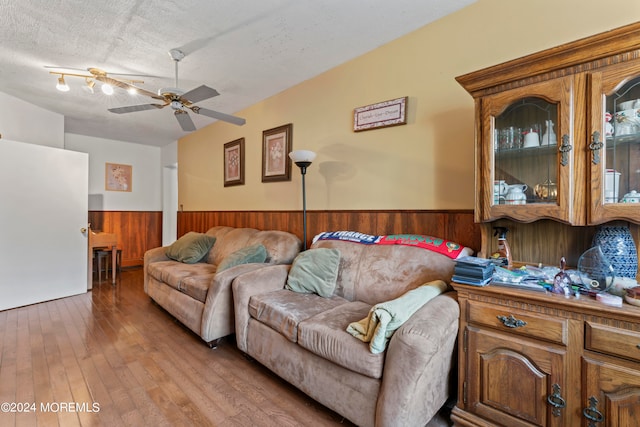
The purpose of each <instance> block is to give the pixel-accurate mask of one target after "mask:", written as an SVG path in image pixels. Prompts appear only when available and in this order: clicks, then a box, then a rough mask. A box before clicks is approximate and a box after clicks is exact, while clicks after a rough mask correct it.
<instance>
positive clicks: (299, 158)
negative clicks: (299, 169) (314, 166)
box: [289, 150, 316, 163]
mask: <svg viewBox="0 0 640 427" xmlns="http://www.w3.org/2000/svg"><path fill="white" fill-rule="evenodd" d="M289 158H290V159H291V160H293V162H294V163H299V162H304V163H311V162H313V160H314V159H315V158H316V153H314V152H313V151H309V150H296V151H292V152H290V153H289Z"/></svg>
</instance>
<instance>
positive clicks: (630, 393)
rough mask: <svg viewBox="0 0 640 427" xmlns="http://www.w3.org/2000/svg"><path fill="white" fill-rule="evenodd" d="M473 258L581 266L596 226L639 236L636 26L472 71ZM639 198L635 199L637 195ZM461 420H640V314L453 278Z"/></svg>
mask: <svg viewBox="0 0 640 427" xmlns="http://www.w3.org/2000/svg"><path fill="white" fill-rule="evenodd" d="M457 81H458V82H459V83H460V84H461V85H462V86H463V87H464V88H465V89H466V90H467V91H468V92H469V93H470V94H471V95H472V96H473V98H474V101H475V135H476V143H475V163H476V167H475V175H476V199H475V220H476V222H478V223H480V225H481V230H482V248H481V249H480V251H479V252H478V255H479V256H482V257H488V256H489V255H490V254H491V253H492V252H494V251H495V250H496V245H495V239H494V237H493V228H494V227H495V226H498V225H499V226H507V227H508V228H509V229H510V234H509V238H508V240H509V242H510V244H511V248H512V252H513V254H514V261H515V262H516V263H518V262H521V263H533V264H538V263H542V264H546V265H558V262H559V259H560V257H565V258H566V259H567V262H568V265H577V260H578V257H579V256H580V254H582V252H584V251H585V250H586V249H588V248H589V246H590V243H591V238H592V236H593V233H594V232H595V229H596V227H597V226H598V225H601V224H604V223H608V222H611V221H622V222H624V223H625V225H628V226H629V228H630V229H631V232H632V235H633V236H634V239H635V242H636V246H637V245H638V240H639V237H640V225H639V224H640V203H639V202H640V194H637V192H640V23H635V24H631V25H628V26H625V27H621V28H618V29H614V30H611V31H608V32H606V33H602V34H597V35H595V36H592V37H588V38H585V39H581V40H578V41H575V42H572V43H567V44H565V45H561V46H558V47H555V48H552V49H547V50H545V51H542V52H538V53H534V54H532V55H528V56H526V57H522V58H519V59H516V60H513V61H509V62H506V63H503V64H500V65H496V66H493V67H489V68H486V69H483V70H480V71H477V72H473V73H469V74H466V75H463V76H460V77H458V78H457ZM636 195H637V197H636ZM454 287H455V288H456V290H457V291H458V295H459V301H460V306H461V324H460V336H459V348H460V351H459V373H460V375H459V390H458V404H457V406H456V408H455V409H454V411H453V414H452V419H453V421H454V423H455V425H460V426H492V425H503V426H510V427H511V426H598V427H601V426H611V427H613V426H632V425H638V426H640V308H638V307H634V306H631V305H628V304H625V305H624V306H623V307H621V308H615V307H608V306H605V305H603V304H601V303H599V302H597V301H595V300H594V299H593V298H590V297H587V296H584V297H582V298H576V297H573V296H572V297H568V298H566V297H565V296H564V295H555V294H548V293H547V294H545V293H541V292H532V291H522V290H512V289H507V288H502V287H492V286H488V287H485V288H482V287H473V286H465V285H459V284H454Z"/></svg>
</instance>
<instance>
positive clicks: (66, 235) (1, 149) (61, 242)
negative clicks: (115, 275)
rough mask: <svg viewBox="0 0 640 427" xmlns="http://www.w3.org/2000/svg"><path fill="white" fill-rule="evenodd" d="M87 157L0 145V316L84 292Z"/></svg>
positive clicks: (20, 145)
mask: <svg viewBox="0 0 640 427" xmlns="http://www.w3.org/2000/svg"><path fill="white" fill-rule="evenodd" d="M88 192H89V155H88V154H87V153H80V152H75V151H68V150H62V149H59V148H52V147H46V146H41V145H35V144H26V143H21V142H14V141H8V140H6V139H2V140H0V310H6V309H9V308H13V307H20V306H24V305H28V304H33V303H37V302H41V301H48V300H51V299H56V298H61V297H65V296H69V295H75V294H80V293H83V292H86V291H87V236H86V234H84V233H83V232H82V231H81V229H82V228H83V227H86V226H87V212H88Z"/></svg>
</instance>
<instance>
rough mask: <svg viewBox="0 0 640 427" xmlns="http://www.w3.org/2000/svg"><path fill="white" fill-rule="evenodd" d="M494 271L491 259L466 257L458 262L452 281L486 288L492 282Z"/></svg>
mask: <svg viewBox="0 0 640 427" xmlns="http://www.w3.org/2000/svg"><path fill="white" fill-rule="evenodd" d="M494 269H495V264H494V263H493V262H492V261H491V260H490V259H487V258H478V257H474V256H466V257H463V258H460V259H458V260H456V265H455V268H454V271H453V277H452V278H451V279H452V280H453V281H455V282H458V283H463V284H465V285H475V286H485V285H488V284H489V282H491V278H492V276H493V272H494Z"/></svg>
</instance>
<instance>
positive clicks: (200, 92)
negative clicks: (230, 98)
mask: <svg viewBox="0 0 640 427" xmlns="http://www.w3.org/2000/svg"><path fill="white" fill-rule="evenodd" d="M218 95H220V94H219V93H218V91H217V90H215V89H213V88H210V87H209V86H205V85H202V86H198V87H197V88H195V89H191V90H190V91H189V92H185V93H183V94H182V96H181V98H183V99H186V100H187V101H189V102H190V103H192V104H195V103H196V102H200V101H204V100H205V99H209V98H213V97H214V96H218Z"/></svg>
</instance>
